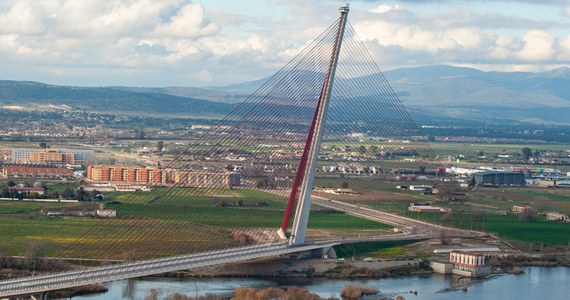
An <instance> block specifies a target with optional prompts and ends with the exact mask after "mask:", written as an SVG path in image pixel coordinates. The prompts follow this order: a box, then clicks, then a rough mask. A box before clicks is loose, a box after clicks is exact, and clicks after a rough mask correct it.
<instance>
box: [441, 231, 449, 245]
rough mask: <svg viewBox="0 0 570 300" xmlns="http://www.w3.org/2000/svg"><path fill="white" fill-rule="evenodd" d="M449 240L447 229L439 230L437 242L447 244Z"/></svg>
mask: <svg viewBox="0 0 570 300" xmlns="http://www.w3.org/2000/svg"><path fill="white" fill-rule="evenodd" d="M450 241H451V238H450V237H449V234H448V232H447V229H445V228H443V229H442V230H441V231H440V232H439V242H440V243H441V244H442V245H447V244H449V242H450Z"/></svg>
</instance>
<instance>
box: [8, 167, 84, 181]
mask: <svg viewBox="0 0 570 300" xmlns="http://www.w3.org/2000/svg"><path fill="white" fill-rule="evenodd" d="M2 176H3V177H4V178H13V177H23V178H54V179H62V178H73V170H72V169H68V168H63V167H56V166H51V165H26V164H20V165H3V166H2Z"/></svg>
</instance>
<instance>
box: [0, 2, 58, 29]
mask: <svg viewBox="0 0 570 300" xmlns="http://www.w3.org/2000/svg"><path fill="white" fill-rule="evenodd" d="M48 22H49V15H46V14H45V13H44V11H43V9H42V7H41V6H38V5H37V3H35V2H34V1H22V2H16V3H15V4H14V5H13V6H12V7H10V9H9V10H8V11H7V12H6V13H5V14H0V33H1V34H25V35H39V34H43V33H45V32H46V30H47V23H48Z"/></svg>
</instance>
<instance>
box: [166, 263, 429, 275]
mask: <svg viewBox="0 0 570 300" xmlns="http://www.w3.org/2000/svg"><path fill="white" fill-rule="evenodd" d="M431 272H432V271H431V268H430V267H429V262H427V261H423V260H411V259H410V260H376V259H375V260H370V261H362V260H360V261H352V260H338V259H321V258H313V259H303V260H296V259H291V258H265V259H258V260H253V261H249V262H244V263H235V264H230V265H221V266H213V267H207V268H197V269H193V270H192V271H180V272H172V273H167V274H163V275H164V276H160V277H176V278H180V277H196V278H213V277H258V278H297V277H315V278H318V277H327V278H388V277H400V276H407V275H419V274H429V273H431ZM155 277H156V276H155Z"/></svg>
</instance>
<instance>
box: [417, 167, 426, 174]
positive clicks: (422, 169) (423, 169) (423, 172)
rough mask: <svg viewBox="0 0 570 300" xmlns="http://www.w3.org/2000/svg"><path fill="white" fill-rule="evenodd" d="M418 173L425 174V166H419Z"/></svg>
mask: <svg viewBox="0 0 570 300" xmlns="http://www.w3.org/2000/svg"><path fill="white" fill-rule="evenodd" d="M418 171H419V172H420V174H425V173H426V166H419V168H418Z"/></svg>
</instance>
